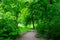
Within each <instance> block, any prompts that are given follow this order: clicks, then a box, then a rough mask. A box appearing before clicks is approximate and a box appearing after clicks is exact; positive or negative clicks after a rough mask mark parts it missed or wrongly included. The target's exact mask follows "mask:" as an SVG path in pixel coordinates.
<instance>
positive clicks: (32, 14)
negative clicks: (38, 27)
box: [32, 14, 35, 29]
mask: <svg viewBox="0 0 60 40" xmlns="http://www.w3.org/2000/svg"><path fill="white" fill-rule="evenodd" d="M32 24H33V29H35V27H34V15H33V14H32Z"/></svg>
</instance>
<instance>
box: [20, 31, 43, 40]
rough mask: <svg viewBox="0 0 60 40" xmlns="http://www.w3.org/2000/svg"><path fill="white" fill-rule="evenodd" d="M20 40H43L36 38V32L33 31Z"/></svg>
mask: <svg viewBox="0 0 60 40" xmlns="http://www.w3.org/2000/svg"><path fill="white" fill-rule="evenodd" d="M19 40H43V39H39V38H36V31H34V30H32V31H29V32H27V33H26V34H24V35H23V36H22V37H21V38H20V39H19Z"/></svg>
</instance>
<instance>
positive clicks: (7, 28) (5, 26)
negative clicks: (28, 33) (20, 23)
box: [0, 18, 19, 40]
mask: <svg viewBox="0 0 60 40" xmlns="http://www.w3.org/2000/svg"><path fill="white" fill-rule="evenodd" d="M18 35H19V29H18V27H17V26H16V22H15V21H13V20H10V19H4V18H2V19H0V40H5V39H6V40H14V39H16V37H17V36H18Z"/></svg>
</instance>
